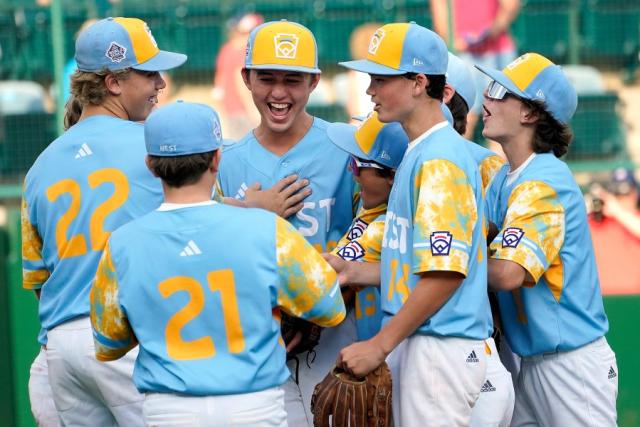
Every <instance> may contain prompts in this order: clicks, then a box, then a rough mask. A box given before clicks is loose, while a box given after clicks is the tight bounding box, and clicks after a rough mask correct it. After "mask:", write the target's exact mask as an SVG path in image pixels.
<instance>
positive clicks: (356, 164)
mask: <svg viewBox="0 0 640 427" xmlns="http://www.w3.org/2000/svg"><path fill="white" fill-rule="evenodd" d="M348 167H349V170H350V171H351V173H352V174H354V175H355V176H360V169H362V168H373V169H381V170H383V169H384V168H383V167H382V166H380V165H379V164H377V163H373V162H365V161H362V160H360V159H358V158H357V157H356V156H350V157H349V166H348Z"/></svg>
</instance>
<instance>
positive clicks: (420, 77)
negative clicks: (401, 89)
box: [413, 73, 429, 96]
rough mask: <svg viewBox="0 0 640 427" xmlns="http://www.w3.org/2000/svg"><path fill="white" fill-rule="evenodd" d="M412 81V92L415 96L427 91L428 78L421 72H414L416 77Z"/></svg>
mask: <svg viewBox="0 0 640 427" xmlns="http://www.w3.org/2000/svg"><path fill="white" fill-rule="evenodd" d="M413 82H414V94H415V95H416V96H420V95H422V94H423V93H425V92H426V91H427V88H428V87H429V78H428V77H427V76H426V75H424V74H422V73H418V74H416V78H415V79H414V80H413Z"/></svg>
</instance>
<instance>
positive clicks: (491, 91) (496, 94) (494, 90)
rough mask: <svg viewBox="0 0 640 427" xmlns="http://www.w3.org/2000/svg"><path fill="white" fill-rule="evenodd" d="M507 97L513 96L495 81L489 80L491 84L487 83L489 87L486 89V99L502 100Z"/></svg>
mask: <svg viewBox="0 0 640 427" xmlns="http://www.w3.org/2000/svg"><path fill="white" fill-rule="evenodd" d="M507 95H513V93H512V92H510V91H509V89H507V88H506V87H504V86H502V85H501V84H500V83H498V82H497V81H495V80H491V83H489V86H488V87H487V98H491V99H504V97H505V96H507Z"/></svg>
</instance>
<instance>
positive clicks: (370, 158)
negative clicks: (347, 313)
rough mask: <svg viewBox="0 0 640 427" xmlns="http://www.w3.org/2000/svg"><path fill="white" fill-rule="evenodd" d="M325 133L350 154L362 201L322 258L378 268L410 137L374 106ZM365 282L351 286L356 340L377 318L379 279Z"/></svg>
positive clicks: (339, 266) (376, 325) (371, 330)
mask: <svg viewBox="0 0 640 427" xmlns="http://www.w3.org/2000/svg"><path fill="white" fill-rule="evenodd" d="M327 134H328V135H329V138H330V139H331V141H332V142H333V143H334V144H336V145H337V146H338V147H340V148H341V149H343V150H344V151H346V152H347V153H349V154H350V155H351V156H350V159H349V166H348V167H349V170H350V171H351V173H352V174H353V177H354V179H355V181H356V182H357V183H358V184H359V185H360V201H361V204H362V206H361V209H360V211H359V212H358V214H357V216H356V218H355V219H354V220H353V222H352V223H351V226H350V227H349V230H348V231H347V233H346V234H345V235H344V236H342V238H341V239H340V241H339V242H338V246H337V247H336V248H335V249H334V250H333V251H332V252H331V255H326V254H325V259H327V260H328V261H329V262H330V263H331V264H332V265H333V266H334V268H335V269H336V270H337V271H339V272H341V271H343V270H344V268H345V265H346V263H345V261H356V262H364V263H374V264H375V265H376V266H377V269H378V271H379V269H380V254H381V249H382V248H381V246H382V235H383V233H384V220H385V213H386V212H387V201H388V200H389V193H390V192H391V186H392V185H393V178H394V176H395V171H396V168H397V167H398V166H399V165H400V162H401V161H402V157H403V156H404V152H405V150H406V149H407V144H408V143H409V139H408V138H407V135H406V133H405V132H404V130H402V126H401V125H400V123H388V124H385V123H382V122H380V120H378V113H375V112H374V113H371V114H370V115H369V117H367V118H366V119H365V120H364V121H363V122H362V123H361V124H360V126H359V127H357V128H356V127H355V126H353V125H348V124H344V123H333V124H331V125H329V128H328V130H327ZM338 257H339V258H338ZM341 260H344V261H341ZM365 281H366V279H365ZM343 285H344V284H343ZM367 285H370V286H357V287H355V288H353V289H355V290H356V329H357V334H358V335H357V336H358V341H363V340H367V339H369V338H371V337H373V336H374V335H375V334H376V333H378V331H379V330H380V325H381V322H382V312H381V310H380V280H379V278H378V280H375V281H373V280H372V281H370V283H367Z"/></svg>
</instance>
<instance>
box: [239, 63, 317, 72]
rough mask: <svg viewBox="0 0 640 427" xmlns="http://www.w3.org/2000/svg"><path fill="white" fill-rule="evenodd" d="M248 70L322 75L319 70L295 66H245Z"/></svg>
mask: <svg viewBox="0 0 640 427" xmlns="http://www.w3.org/2000/svg"><path fill="white" fill-rule="evenodd" d="M244 68H246V69H247V70H276V71H296V72H299V73H309V74H321V73H322V71H320V69H319V68H309V67H298V66H295V65H280V64H265V65H245V67H244Z"/></svg>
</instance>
